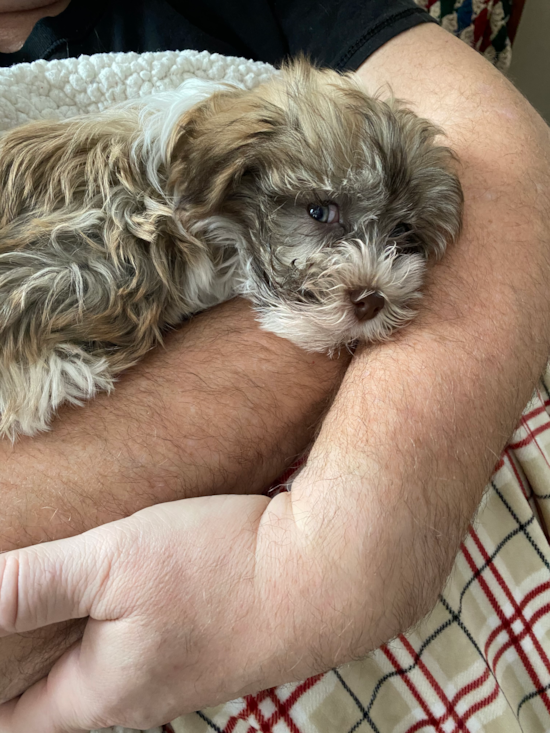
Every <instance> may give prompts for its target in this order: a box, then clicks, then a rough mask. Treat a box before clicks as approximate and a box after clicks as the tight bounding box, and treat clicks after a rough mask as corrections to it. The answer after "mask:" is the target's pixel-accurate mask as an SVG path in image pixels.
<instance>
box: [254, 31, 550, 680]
mask: <svg viewBox="0 0 550 733" xmlns="http://www.w3.org/2000/svg"><path fill="white" fill-rule="evenodd" d="M360 75H361V77H362V79H363V80H364V81H365V83H366V84H367V86H368V87H369V89H371V90H374V89H377V88H379V87H381V86H382V85H383V83H384V82H385V81H386V80H391V83H392V87H393V89H394V92H395V94H396V96H398V97H401V98H406V99H408V100H410V101H411V102H412V103H413V104H414V106H415V109H417V111H418V112H420V113H421V114H424V115H425V116H427V117H430V118H432V119H434V120H435V121H436V122H438V123H440V124H441V125H443V126H444V127H445V130H446V132H447V134H448V139H449V142H450V145H451V146H452V147H453V148H454V150H455V151H456V153H457V154H458V156H459V157H460V161H461V163H460V176H461V180H462V184H463V187H464V193H465V221H464V231H463V234H462V236H461V238H460V241H459V242H458V243H457V245H456V246H455V247H453V248H452V249H451V250H450V251H449V252H448V253H447V254H446V255H445V258H444V261H443V262H442V264H441V265H438V266H437V267H435V268H434V270H433V271H432V273H431V276H430V282H429V283H428V285H427V290H426V297H425V300H424V305H423V306H422V310H421V313H420V314H419V317H418V319H417V320H416V321H415V323H414V324H412V325H411V326H410V327H409V328H408V329H406V330H405V331H403V332H402V333H401V334H400V335H399V336H398V337H396V338H395V340H394V341H392V342H391V343H388V344H385V345H382V346H380V347H376V348H370V349H369V348H365V349H363V351H362V352H360V353H359V354H358V355H357V356H356V358H355V359H354V361H353V363H352V365H351V367H350V369H349V370H348V372H347V374H346V377H345V379H344V383H343V385H342V388H341V389H340V391H339V393H338V396H337V398H336V400H335V402H334V405H333V407H332V408H331V411H330V412H329V414H328V416H327V418H326V419H325V421H324V424H323V428H322V430H321V433H320V435H319V438H318V440H317V441H316V444H315V446H314V449H313V451H312V453H311V457H310V460H309V462H308V465H307V467H306V470H305V471H304V472H303V473H302V474H301V475H300V476H299V477H298V479H297V481H296V483H295V485H294V487H293V491H292V494H291V495H281V496H278V497H276V499H275V500H274V501H272V502H271V504H270V505H269V507H268V508H267V510H266V513H265V515H264V518H263V521H262V529H261V531H260V538H261V541H260V547H265V548H269V547H272V546H273V545H274V544H275V543H277V544H278V546H279V547H280V551H279V553H278V556H277V559H276V563H277V564H278V565H280V564H281V563H283V564H284V565H285V567H286V569H287V570H286V579H285V580H284V581H282V580H281V581H279V580H274V583H273V591H272V594H273V597H276V596H280V597H285V593H284V589H283V588H282V587H281V584H282V583H283V582H284V583H287V582H288V584H289V585H290V584H295V585H296V586H297V587H298V588H299V589H300V590H299V592H300V594H301V599H300V602H299V608H300V613H301V614H302V617H301V622H300V624H298V625H296V626H297V628H298V627H299V629H300V632H301V635H300V643H299V644H298V643H295V645H294V646H292V644H291V646H292V648H293V649H295V650H296V653H297V655H298V654H301V658H302V659H303V660H305V661H308V660H309V662H310V665H309V667H307V665H306V666H305V667H304V668H303V669H302V670H301V671H302V673H304V672H305V673H307V672H313V671H318V670H316V669H315V665H314V664H313V663H311V654H309V655H308V654H305V653H304V649H306V648H308V647H309V648H310V649H317V657H316V658H317V659H321V660H323V662H324V666H329V665H330V664H334V663H337V662H343V661H346V660H348V659H350V658H351V657H353V656H357V655H362V654H364V653H366V652H367V651H369V650H371V649H373V648H375V647H376V646H378V645H379V644H380V643H382V642H384V641H387V640H388V639H389V638H391V637H392V636H394V635H395V634H397V633H399V632H402V631H404V630H406V629H407V628H408V627H409V626H410V625H411V624H413V623H414V622H416V621H418V620H419V619H420V618H421V617H422V616H423V615H424V614H425V613H426V612H427V611H429V610H430V608H431V607H432V606H433V604H434V602H435V600H436V597H437V594H438V592H440V590H441V588H442V586H443V584H444V582H445V579H446V577H447V575H448V573H449V571H450V569H451V566H452V563H453V560H454V557H455V555H456V552H457V550H458V547H459V543H460V541H461V539H462V538H463V536H464V533H465V531H466V528H467V525H468V522H469V521H470V519H471V517H472V515H473V514H474V512H475V509H476V507H477V505H478V504H479V501H480V498H481V494H482V491H483V489H484V486H485V485H486V482H487V480H488V479H489V476H490V473H491V471H492V469H493V467H494V465H495V463H496V461H497V459H498V456H499V454H500V452H501V450H502V449H503V447H504V445H505V442H506V440H507V438H508V437H509V436H510V434H511V431H512V430H513V428H514V426H515V424H516V422H517V420H518V418H519V416H520V413H521V410H522V409H523V407H524V406H525V404H526V402H527V400H528V398H529V397H530V394H531V392H532V389H533V386H534V384H535V382H536V380H537V379H538V377H539V375H540V373H541V371H542V369H543V367H544V365H545V362H546V360H547V358H548V354H549V352H550V294H549V292H548V286H547V283H548V282H549V279H550V257H549V248H550V211H549V208H550V160H549V153H550V140H549V135H548V129H547V128H546V126H545V125H544V123H542V121H541V120H540V118H539V117H538V116H537V115H536V113H535V112H534V111H533V110H532V109H531V108H530V107H529V105H528V104H527V103H526V102H525V101H524V100H523V99H522V98H521V97H520V96H519V94H517V92H516V91H515V90H514V89H513V88H512V87H511V86H510V85H509V84H508V83H507V82H506V81H505V79H504V78H503V77H501V76H500V75H499V74H498V73H497V72H495V71H494V70H493V69H492V68H491V67H489V65H488V64H486V63H485V62H484V61H483V60H482V59H481V58H480V57H478V56H477V55H476V54H474V53H472V52H471V51H470V50H469V49H467V48H466V47H465V46H463V45H461V44H460V43H459V42H458V41H456V40H455V39H454V38H453V37H451V36H449V35H447V34H444V33H443V32H442V31H441V30H440V29H439V28H437V27H431V26H429V27H425V28H420V29H415V30H414V31H410V32H409V33H407V34H404V35H403V36H402V37H401V36H400V37H399V38H397V39H395V40H394V41H392V42H391V43H390V44H388V45H387V46H385V47H383V48H382V49H381V51H379V52H378V53H377V54H376V55H375V56H374V57H373V58H372V59H371V61H370V62H367V63H366V64H365V65H364V67H363V69H362V70H361V71H360ZM282 528H284V535H283V534H282V532H283V529H282ZM289 535H290V536H292V535H293V536H294V542H289ZM262 537H263V539H262ZM283 537H284V541H283ZM287 547H290V548H292V549H288V550H287V549H286V548H287ZM268 565H269V563H268ZM275 572H276V570H275V567H272V568H271V570H270V573H272V574H273V575H272V576H270V577H273V578H275V579H276V574H275ZM268 574H269V573H268ZM301 578H307V581H306V582H301V581H300V579H301ZM285 588H287V586H286V585H285ZM286 597H289V599H290V600H289V603H292V602H294V604H296V597H295V596H294V595H293V594H292V595H289V593H288V590H287V592H286ZM282 612H283V613H285V614H286V615H287V618H291V617H292V613H293V610H292V608H289V607H285V608H284V609H283V611H282ZM311 614H313V615H314V616H315V617H316V618H317V619H323V625H324V626H325V627H326V628H330V629H331V633H325V634H324V635H322V636H321V637H320V636H319V634H318V630H317V631H316V627H315V626H314V624H313V620H312V618H311ZM318 627H319V622H317V629H318ZM308 630H311V634H310V635H309V637H308V633H307V631H308Z"/></svg>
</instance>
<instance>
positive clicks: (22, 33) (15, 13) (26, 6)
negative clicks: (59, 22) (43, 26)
mask: <svg viewBox="0 0 550 733" xmlns="http://www.w3.org/2000/svg"><path fill="white" fill-rule="evenodd" d="M70 1H71V0H54V1H53V2H44V1H43V0H0V53H14V52H15V51H19V49H20V48H21V47H22V46H23V44H24V43H25V41H26V40H27V36H28V35H29V34H30V32H31V31H32V29H33V28H34V26H35V24H36V23H37V22H38V21H39V20H40V19H41V18H46V17H50V16H54V15H59V13H61V12H63V10H65V8H66V7H67V6H68V4H69V3H70Z"/></svg>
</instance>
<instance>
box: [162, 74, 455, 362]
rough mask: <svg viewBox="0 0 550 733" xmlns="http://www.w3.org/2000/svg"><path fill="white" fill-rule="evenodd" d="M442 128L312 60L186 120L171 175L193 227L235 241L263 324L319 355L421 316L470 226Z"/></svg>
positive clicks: (246, 287)
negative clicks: (430, 275)
mask: <svg viewBox="0 0 550 733" xmlns="http://www.w3.org/2000/svg"><path fill="white" fill-rule="evenodd" d="M439 134H440V131H439V130H438V129H437V128H436V127H434V126H433V125H432V124H431V123H430V122H428V121H427V120H424V119H421V118H419V117H417V116H416V115H415V114H414V113H412V112H411V111H409V110H407V109H406V108H404V107H403V106H402V105H401V104H399V103H397V102H395V101H389V102H384V101H380V100H378V99H374V98H372V97H370V96H368V95H367V94H366V93H365V92H364V91H362V90H361V88H360V87H359V85H358V83H357V82H356V81H355V80H354V79H353V78H352V77H351V76H349V75H344V76H342V75H339V74H337V73H335V72H332V71H328V70H318V69H314V68H312V67H311V66H310V65H309V64H308V63H306V62H305V61H299V62H295V63H293V64H292V65H289V66H287V67H286V68H283V70H282V72H281V74H280V75H278V76H277V77H275V78H273V79H272V80H271V81H269V82H267V83H265V84H263V85H261V86H259V87H257V88H255V89H253V90H252V91H246V90H240V89H239V90H237V89H228V90H227V91H222V92H216V93H215V94H214V95H213V96H212V97H211V98H209V99H208V100H206V101H205V102H203V103H201V104H199V105H197V106H196V107H195V108H193V109H192V110H191V111H190V112H189V113H187V114H186V115H185V116H184V118H183V119H182V120H181V123H180V125H179V126H178V127H177V129H176V130H175V132H174V136H173V139H172V142H171V146H170V160H171V166H170V174H171V183H172V186H173V190H174V192H175V195H176V196H177V199H178V202H179V203H178V210H179V212H180V214H181V217H182V221H183V223H184V226H186V227H187V228H188V229H190V230H191V229H192V230H193V231H195V232H199V231H200V230H201V229H202V234H203V236H210V237H212V238H214V239H215V238H216V237H218V238H219V239H224V238H225V240H226V241H227V240H231V241H233V242H234V243H235V244H236V246H237V248H238V251H239V257H240V269H241V271H242V283H241V292H243V293H244V294H246V295H247V297H249V298H251V299H252V301H253V302H254V303H255V305H256V308H257V310H258V311H259V313H260V320H261V321H262V323H263V325H264V326H265V327H266V328H268V329H269V330H271V331H274V332H275V333H279V334H280V335H282V336H285V337H286V338H290V339H291V340H293V341H295V342H296V343H298V344H299V345H301V346H303V347H305V348H307V349H310V350H329V351H331V350H334V349H336V348H337V347H338V346H340V345H342V344H345V343H349V342H352V341H354V340H356V339H361V340H379V339H383V338H385V337H387V336H388V335H389V334H390V333H391V332H392V330H393V329H395V328H396V327H398V326H400V325H402V324H403V323H405V322H406V321H407V320H409V319H410V317H411V316H412V315H413V312H414V311H413V306H414V304H415V302H416V300H417V299H418V297H419V289H420V287H421V284H422V281H423V276H424V273H425V270H426V267H427V264H428V262H429V261H430V260H434V259H436V258H437V257H439V256H441V255H442V254H443V252H444V250H445V247H446V245H447V244H448V243H449V242H450V241H452V240H453V239H455V238H456V237H457V235H458V233H459V230H460V223H461V210H462V191H461V187H460V183H459V181H458V178H457V176H456V174H455V173H454V172H453V162H454V161H453V155H452V153H451V152H450V150H449V149H448V148H446V147H444V146H443V145H441V144H437V142H436V140H435V139H436V137H437V136H438V135H439Z"/></svg>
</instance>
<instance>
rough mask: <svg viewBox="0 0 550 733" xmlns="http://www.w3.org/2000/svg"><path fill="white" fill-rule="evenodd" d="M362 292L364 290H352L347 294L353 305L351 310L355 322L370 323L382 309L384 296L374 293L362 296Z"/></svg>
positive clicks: (384, 302)
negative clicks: (352, 310) (353, 313)
mask: <svg viewBox="0 0 550 733" xmlns="http://www.w3.org/2000/svg"><path fill="white" fill-rule="evenodd" d="M364 292H365V290H364V288H357V289H356V290H352V291H351V292H350V294H349V299H350V300H351V302H352V303H353V309H354V311H355V317H356V318H357V320H358V321H371V320H372V319H373V318H376V316H377V315H378V314H379V313H380V311H381V310H382V309H383V308H384V305H385V304H386V301H385V299H384V296H383V295H380V293H376V292H375V293H368V294H367V295H363V294H364Z"/></svg>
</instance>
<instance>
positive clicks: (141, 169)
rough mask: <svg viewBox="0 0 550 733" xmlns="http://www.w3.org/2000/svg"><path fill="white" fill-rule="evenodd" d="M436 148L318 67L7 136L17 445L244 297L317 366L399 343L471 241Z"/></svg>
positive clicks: (4, 248) (2, 224)
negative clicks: (452, 247) (449, 262)
mask: <svg viewBox="0 0 550 733" xmlns="http://www.w3.org/2000/svg"><path fill="white" fill-rule="evenodd" d="M439 134H440V130H438V129H437V128H436V127H434V126H433V125H432V124H431V123H429V122H428V121H427V120H424V119H421V118H419V117H417V116H416V115H415V114H413V113H412V112H411V111H409V110H407V109H406V108H404V107H403V106H402V105H401V104H399V103H398V102H395V101H391V100H390V101H387V102H384V101H381V100H379V99H374V98H372V97H370V96H368V95H367V94H366V93H365V92H364V91H362V90H361V88H360V87H359V85H358V84H357V82H355V80H354V78H353V77H352V76H351V75H339V74H337V73H335V72H333V71H329V70H319V69H314V68H313V67H312V66H310V65H309V64H308V63H307V62H306V61H304V60H300V61H297V62H294V63H292V64H289V65H288V66H286V67H285V68H283V69H282V71H281V72H280V73H279V74H277V75H275V76H274V77H273V78H272V79H271V80H270V81H268V82H267V83H264V84H263V85H261V86H258V87H256V88H255V89H253V90H252V91H249V90H245V89H241V88H236V87H234V86H229V85H220V84H217V85H213V86H212V84H211V83H210V84H209V83H207V82H197V81H195V82H189V83H186V84H184V85H183V86H182V87H180V89H178V90H177V91H175V92H172V93H164V94H160V95H157V96H153V97H151V98H149V99H147V100H145V101H138V102H134V103H126V104H124V105H122V106H118V107H115V108H113V109H110V110H108V111H106V112H103V113H101V114H98V115H95V116H87V117H80V118H74V119H70V120H68V121H61V122H60V121H53V122H43V121H42V122H35V123H31V124H27V125H24V126H22V127H19V128H16V129H13V130H11V131H9V132H7V133H5V134H4V135H3V136H2V137H1V138H0V343H1V353H0V411H1V420H0V434H3V435H7V436H10V437H12V438H14V437H15V436H16V435H17V433H24V434H28V435H32V434H33V433H35V432H36V431H37V430H45V429H47V427H48V424H49V422H50V420H51V418H52V414H53V411H55V409H56V408H57V407H58V406H59V405H60V404H61V403H63V402H71V403H73V404H79V403H80V402H81V401H82V400H83V399H86V398H90V397H92V396H93V395H94V394H95V393H96V391H97V390H110V389H111V388H112V386H113V380H114V378H115V376H116V375H117V374H119V373H120V372H122V371H123V370H124V369H127V368H128V367H130V366H131V365H133V364H135V363H136V362H137V361H138V360H139V359H140V358H141V357H142V356H143V355H144V354H145V353H146V352H147V351H148V350H149V349H151V348H152V347H153V346H154V345H155V344H158V343H159V342H160V341H161V340H162V333H163V331H165V330H166V329H168V328H170V327H173V326H176V325H177V324H179V323H181V322H182V320H184V319H185V318H187V317H189V316H191V315H192V314H194V313H196V312H198V311H201V310H203V309H205V308H208V307H209V306H212V305H214V304H216V303H220V302H222V301H224V300H226V299H228V298H231V297H232V296H234V295H236V294H240V295H243V296H245V297H246V298H249V299H250V300H251V301H252V303H253V304H254V307H255V309H256V312H257V316H258V319H259V321H260V323H261V325H262V326H263V327H264V328H266V329H268V330H270V331H273V332H275V333H276V334H278V335H280V336H283V337H285V338H288V339H291V340H292V341H294V342H295V343H297V344H298V345H300V346H301V347H303V348H305V349H309V350H314V351H319V350H326V351H328V352H333V351H335V350H337V349H338V348H339V347H341V346H342V345H345V344H349V343H351V342H354V341H356V340H358V339H359V340H367V341H373V340H380V339H385V338H387V337H388V336H389V334H390V333H391V332H392V331H393V330H394V329H395V328H397V327H399V326H401V325H403V324H404V323H406V322H407V321H408V320H409V319H410V318H411V317H412V315H413V313H414V305H415V304H416V302H417V300H418V298H419V295H420V294H419V289H420V287H421V285H422V280H423V276H424V273H425V271H426V267H427V265H428V263H429V261H430V260H434V259H436V258H438V257H440V256H441V255H442V254H443V252H444V250H445V248H446V246H447V244H448V243H449V242H450V241H452V240H453V239H455V238H456V236H457V235H458V232H459V229H460V223H461V208H462V192H461V187H460V183H459V181H458V178H457V176H456V174H455V173H454V172H453V155H452V153H451V152H450V150H449V149H448V148H447V147H445V146H443V145H441V144H438V143H437V141H436V138H437V136H438V135H439Z"/></svg>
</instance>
